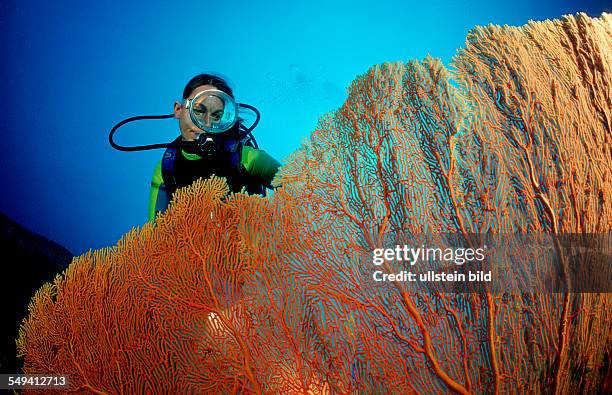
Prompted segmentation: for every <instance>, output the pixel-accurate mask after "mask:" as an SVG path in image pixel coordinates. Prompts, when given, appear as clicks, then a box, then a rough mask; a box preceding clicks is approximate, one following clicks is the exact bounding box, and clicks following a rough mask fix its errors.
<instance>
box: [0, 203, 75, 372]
mask: <svg viewBox="0 0 612 395" xmlns="http://www.w3.org/2000/svg"><path fill="white" fill-rule="evenodd" d="M0 251H1V252H2V254H4V258H3V259H2V261H3V262H2V269H1V270H2V273H3V274H2V276H0V281H2V286H1V287H0V289H1V291H0V292H1V295H0V297H1V300H2V304H3V306H4V308H3V309H2V310H3V314H2V325H0V373H17V372H18V371H19V370H20V363H18V361H17V348H16V345H15V340H16V339H17V336H18V334H19V325H20V324H21V321H22V320H23V319H24V318H25V317H26V315H27V312H28V304H29V303H30V299H31V298H32V296H33V295H34V292H35V291H36V290H37V289H38V288H40V287H41V286H42V285H43V284H44V283H45V282H50V281H53V279H54V278H55V276H56V275H57V274H59V273H61V272H62V271H64V269H66V267H68V264H69V263H70V261H71V260H72V257H73V254H72V253H71V252H70V251H68V250H67V249H66V248H64V247H62V246H61V245H59V244H57V243H55V242H53V241H51V240H49V239H47V238H46V237H44V236H41V235H38V234H36V233H34V232H31V231H29V230H28V229H25V228H24V227H22V226H21V225H19V224H17V223H16V222H14V221H13V220H11V219H10V218H8V217H7V216H6V215H4V214H2V213H0Z"/></svg>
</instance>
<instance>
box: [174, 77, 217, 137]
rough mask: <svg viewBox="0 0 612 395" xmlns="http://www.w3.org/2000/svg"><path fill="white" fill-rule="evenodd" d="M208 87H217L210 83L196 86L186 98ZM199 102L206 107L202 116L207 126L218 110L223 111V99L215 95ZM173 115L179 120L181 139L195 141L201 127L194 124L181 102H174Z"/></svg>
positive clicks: (190, 97) (200, 131)
mask: <svg viewBox="0 0 612 395" xmlns="http://www.w3.org/2000/svg"><path fill="white" fill-rule="evenodd" d="M208 89H217V88H215V87H214V86H212V85H202V86H198V87H197V88H195V89H194V90H193V92H191V94H190V95H189V97H188V99H193V98H194V97H195V96H196V95H197V94H198V93H200V92H202V91H205V90H208ZM200 104H204V105H205V107H206V109H207V115H206V116H205V118H204V119H205V121H206V125H207V126H210V123H211V122H214V121H215V120H216V119H215V117H216V116H217V114H218V113H219V111H220V112H221V114H222V113H223V101H222V100H221V99H219V98H217V97H208V98H206V99H205V100H204V102H202V103H200ZM174 117H175V118H177V119H178V120H179V128H180V130H181V136H182V137H183V141H196V140H197V139H198V135H199V134H200V133H202V132H203V130H202V129H200V128H199V127H197V126H196V125H194V123H193V121H192V120H191V118H190V117H189V110H188V109H187V108H186V107H185V106H184V105H183V104H182V103H178V102H175V103H174Z"/></svg>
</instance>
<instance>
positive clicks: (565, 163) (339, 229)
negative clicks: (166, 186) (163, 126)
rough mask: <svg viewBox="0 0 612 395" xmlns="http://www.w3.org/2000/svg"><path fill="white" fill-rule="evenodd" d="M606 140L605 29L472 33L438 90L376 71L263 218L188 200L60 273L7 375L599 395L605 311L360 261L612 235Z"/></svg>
mask: <svg viewBox="0 0 612 395" xmlns="http://www.w3.org/2000/svg"><path fill="white" fill-rule="evenodd" d="M611 140H612V15H610V14H603V15H602V16H601V17H599V18H590V17H588V16H586V15H585V14H577V15H574V16H564V17H562V18H561V19H558V20H550V21H544V22H529V23H528V24H527V25H525V26H522V27H509V26H504V27H500V26H493V25H490V26H486V27H477V28H475V29H474V30H472V31H471V32H470V34H469V35H468V37H467V40H466V43H465V48H463V49H460V50H459V51H458V53H457V55H456V56H455V57H454V58H453V61H452V64H451V65H450V68H448V69H447V68H446V67H444V65H442V64H441V62H440V61H438V60H436V59H434V58H430V57H428V58H426V59H424V60H423V61H411V62H408V63H385V64H382V65H377V66H374V67H372V68H371V69H370V70H368V71H367V73H365V74H364V75H362V76H359V77H358V78H357V79H356V80H355V81H354V82H353V83H352V85H351V86H350V88H349V93H348V98H347V100H346V102H345V103H344V104H343V106H342V107H341V108H340V109H338V110H337V111H334V112H331V113H329V114H326V115H325V116H323V117H321V119H320V121H319V124H318V126H317V128H316V130H315V131H314V132H313V133H312V135H311V137H310V139H309V140H308V141H307V142H305V143H304V144H303V145H302V146H301V147H300V148H299V149H298V150H297V151H295V152H294V153H293V154H292V155H291V156H290V158H289V159H288V161H287V163H286V165H285V166H284V167H283V168H282V170H281V173H280V174H279V176H278V177H277V180H276V181H277V182H278V183H279V184H280V185H282V187H281V188H279V189H278V190H276V191H275V193H274V194H273V195H272V196H271V197H269V198H261V197H258V196H248V195H245V194H232V195H229V196H226V195H227V192H228V188H227V185H226V184H225V182H224V181H223V180H222V179H219V178H212V179H209V180H205V181H197V182H196V183H195V184H194V185H192V186H190V187H188V188H185V189H182V190H179V191H178V192H177V196H176V197H175V200H174V201H173V203H172V205H171V207H170V208H169V210H168V211H167V212H166V213H165V214H163V215H161V216H160V217H159V218H158V219H157V221H156V222H155V223H154V224H153V223H147V224H145V225H144V226H143V227H142V228H139V229H134V230H133V231H131V232H130V233H128V234H127V235H126V236H125V237H123V238H122V240H121V241H120V242H119V243H118V244H117V245H116V246H114V247H112V248H106V249H103V250H99V251H95V252H91V253H88V254H85V255H82V256H80V257H77V258H75V259H74V260H73V262H72V264H71V265H70V266H69V267H68V269H67V270H66V271H65V272H64V274H63V275H62V276H60V277H58V278H56V280H55V281H54V283H53V284H46V285H44V286H43V287H42V288H41V289H40V290H39V291H38V292H37V293H36V295H35V296H34V298H33V301H32V304H31V306H30V315H29V317H28V318H27V319H26V320H25V321H24V323H23V324H22V327H21V332H20V333H21V335H20V337H19V339H18V347H19V351H20V353H21V355H23V358H24V368H23V371H24V372H26V373H32V374H33V373H49V372H54V373H63V374H69V375H70V380H71V388H73V389H80V390H82V391H86V392H95V393H151V392H162V393H185V392H196V393H352V392H353V391H357V392H359V393H444V392H449V391H451V392H456V393H462V394H468V393H496V394H497V393H555V394H562V393H563V394H564V393H573V392H575V393H597V392H598V391H599V392H603V393H605V392H606V391H609V390H610V389H611V388H610V385H611V379H610V377H611V376H610V374H611V367H610V362H609V361H610V354H611V351H612V350H611V344H612V307H611V306H612V304H611V303H612V299H611V297H610V294H605V293H571V292H565V293H545V292H540V293H511V292H506V293H493V292H486V291H485V292H480V293H459V292H457V293H441V292H413V291H411V290H409V289H407V288H405V287H404V285H402V284H401V283H391V284H390V285H389V286H381V287H376V286H373V285H372V284H371V283H370V282H368V281H364V280H363V279H364V278H365V275H364V267H363V265H360V264H359V259H360V258H359V257H361V256H363V255H364V254H367V253H368V252H370V251H372V249H374V248H376V247H380V246H385V245H388V244H389V243H393V242H395V240H397V237H398V235H411V234H420V233H431V234H458V235H462V236H463V237H464V238H465V239H467V240H470V239H471V238H472V236H471V235H474V234H512V233H516V232H525V233H534V234H538V233H543V234H549V235H553V236H556V235H563V234H569V233H589V234H605V233H609V232H610V230H611V227H612V226H611V225H612V204H611V202H610V191H612V179H611V173H612V172H611V170H612V169H611V162H610V158H611V157H612V152H611V149H612V148H611V147H612V144H611V142H612V141H611ZM556 248H558V249H561V248H562V247H561V246H559V245H556ZM608 248H609V247H608ZM607 258H609V255H607ZM561 261H562V264H563V265H565V266H567V265H569V264H570V263H569V261H568V260H564V259H563V258H562V259H561ZM608 262H609V261H608ZM565 269H567V270H569V269H571V268H568V267H566V268H565Z"/></svg>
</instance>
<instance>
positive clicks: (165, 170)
mask: <svg viewBox="0 0 612 395" xmlns="http://www.w3.org/2000/svg"><path fill="white" fill-rule="evenodd" d="M179 141H180V137H178V138H177V139H176V140H174V141H173V142H172V143H173V145H172V146H171V147H168V148H166V151H165V152H164V156H163V157H162V168H161V170H162V177H163V179H164V184H165V186H166V193H167V195H168V196H172V195H174V191H176V185H177V184H176V178H175V177H174V161H175V159H176V155H177V153H178V152H179V148H178V144H174V143H178V142H179Z"/></svg>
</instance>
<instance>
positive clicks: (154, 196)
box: [149, 160, 167, 221]
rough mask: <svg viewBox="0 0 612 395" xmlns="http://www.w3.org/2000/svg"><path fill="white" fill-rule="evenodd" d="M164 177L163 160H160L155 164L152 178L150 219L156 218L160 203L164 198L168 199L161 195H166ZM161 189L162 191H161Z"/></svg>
mask: <svg viewBox="0 0 612 395" xmlns="http://www.w3.org/2000/svg"><path fill="white" fill-rule="evenodd" d="M163 184H164V178H163V177H162V161H161V160H160V161H159V162H158V163H157V166H155V170H154V171H153V178H152V179H151V192H150V194H149V221H151V220H154V219H155V215H156V214H157V211H159V210H158V206H159V203H161V201H162V200H167V197H165V196H160V195H162V194H163V195H165V193H166V192H165V188H164V186H163ZM160 189H162V191H161V192H160Z"/></svg>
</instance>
